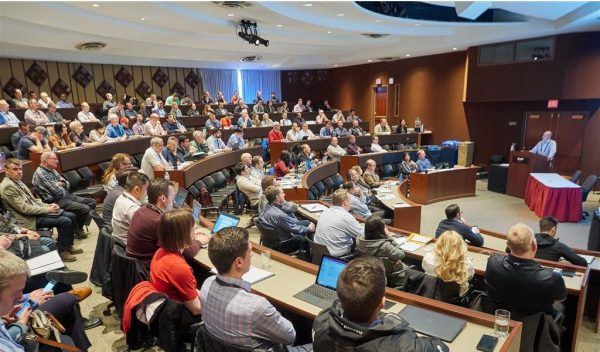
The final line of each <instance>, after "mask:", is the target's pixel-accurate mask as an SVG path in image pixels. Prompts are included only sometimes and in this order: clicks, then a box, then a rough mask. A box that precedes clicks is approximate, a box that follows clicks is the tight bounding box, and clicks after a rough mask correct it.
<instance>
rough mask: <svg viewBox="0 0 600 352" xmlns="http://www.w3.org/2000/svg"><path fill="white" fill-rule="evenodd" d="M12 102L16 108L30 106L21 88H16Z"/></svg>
mask: <svg viewBox="0 0 600 352" xmlns="http://www.w3.org/2000/svg"><path fill="white" fill-rule="evenodd" d="M11 104H12V107H13V108H14V109H27V108H28V107H29V102H28V101H27V98H25V97H24V96H23V92H21V90H20V89H15V91H14V93H13V99H12V100H11Z"/></svg>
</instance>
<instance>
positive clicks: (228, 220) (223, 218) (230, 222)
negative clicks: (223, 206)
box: [210, 213, 240, 235]
mask: <svg viewBox="0 0 600 352" xmlns="http://www.w3.org/2000/svg"><path fill="white" fill-rule="evenodd" d="M239 223H240V218H238V217H237V216H234V215H231V214H227V213H220V214H219V217H218V218H217V221H215V226H213V228H212V231H211V232H210V233H211V234H212V235H214V234H215V233H217V232H219V230H220V229H223V228H226V227H236V226H237V225H238V224H239Z"/></svg>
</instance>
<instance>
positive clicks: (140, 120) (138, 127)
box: [131, 114, 144, 136]
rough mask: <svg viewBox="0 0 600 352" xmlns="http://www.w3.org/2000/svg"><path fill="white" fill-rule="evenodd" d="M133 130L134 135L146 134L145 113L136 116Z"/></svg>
mask: <svg viewBox="0 0 600 352" xmlns="http://www.w3.org/2000/svg"><path fill="white" fill-rule="evenodd" d="M131 131H132V132H133V135H134V136H143V135H144V115H142V114H137V116H136V117H135V123H134V124H133V126H132V127H131Z"/></svg>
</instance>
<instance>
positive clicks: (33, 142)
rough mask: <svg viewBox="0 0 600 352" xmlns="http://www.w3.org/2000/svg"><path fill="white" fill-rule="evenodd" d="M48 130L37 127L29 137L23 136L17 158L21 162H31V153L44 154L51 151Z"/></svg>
mask: <svg viewBox="0 0 600 352" xmlns="http://www.w3.org/2000/svg"><path fill="white" fill-rule="evenodd" d="M45 136H46V128H45V127H44V126H37V127H36V128H34V129H33V132H31V133H30V134H29V135H27V136H23V137H22V138H21V141H19V147H18V148H17V158H19V159H21V160H29V153H31V152H33V153H43V152H49V151H51V149H50V146H49V145H48V141H46V138H45Z"/></svg>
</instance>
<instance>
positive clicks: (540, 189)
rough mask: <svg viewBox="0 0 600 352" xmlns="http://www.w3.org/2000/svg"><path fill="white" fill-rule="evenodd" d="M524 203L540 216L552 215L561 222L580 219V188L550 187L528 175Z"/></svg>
mask: <svg viewBox="0 0 600 352" xmlns="http://www.w3.org/2000/svg"><path fill="white" fill-rule="evenodd" d="M525 204H527V205H528V206H529V209H531V210H533V211H534V212H535V215H537V216H538V217H540V218H541V217H544V216H553V217H555V218H556V219H557V220H558V221H561V222H562V221H572V222H579V221H580V220H581V188H551V187H548V186H545V185H544V184H543V183H541V182H540V181H538V180H537V179H536V178H535V177H532V176H531V175H530V176H529V178H528V179H527V187H526V188H525Z"/></svg>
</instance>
